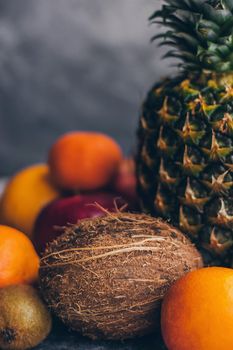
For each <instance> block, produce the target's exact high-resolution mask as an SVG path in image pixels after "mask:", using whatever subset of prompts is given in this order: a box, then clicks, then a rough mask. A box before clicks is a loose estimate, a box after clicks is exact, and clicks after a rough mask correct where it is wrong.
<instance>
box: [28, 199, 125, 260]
mask: <svg viewBox="0 0 233 350" xmlns="http://www.w3.org/2000/svg"><path fill="white" fill-rule="evenodd" d="M96 203H98V205H99V206H100V207H99V206H98V205H95V204H96ZM116 205H117V207H118V208H120V207H122V206H124V205H126V201H124V200H123V199H119V198H118V197H117V195H115V194H111V193H102V192H101V193H99V192H97V193H92V194H82V195H77V196H73V197H67V198H61V199H56V200H54V201H53V202H51V203H50V204H48V205H47V206H46V207H45V208H43V209H42V211H41V213H40V215H39V216H38V218H37V220H36V223H35V228H34V244H35V247H36V250H37V251H38V253H40V254H41V253H42V252H43V251H44V250H45V247H46V244H47V243H48V242H50V241H52V240H53V239H55V238H57V237H58V236H59V235H61V234H62V233H63V229H62V227H64V226H66V225H67V224H75V223H77V222H78V221H79V220H81V219H85V218H93V217H97V216H104V215H106V212H104V209H107V210H108V211H115V210H116ZM101 207H102V208H104V209H102V208H101Z"/></svg>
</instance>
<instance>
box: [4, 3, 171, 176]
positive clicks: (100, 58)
mask: <svg viewBox="0 0 233 350" xmlns="http://www.w3.org/2000/svg"><path fill="white" fill-rule="evenodd" d="M159 6H160V0H156V1H155V0H143V1H142V0H117V1H115V0H94V1H93V0H40V1H38V0H20V1H15V0H7V1H5V0H0V125H1V128H0V175H1V176H3V175H9V174H11V173H12V172H13V171H15V170H17V169H19V168H21V167H22V166H24V165H27V164H29V163H35V162H38V161H44V160H46V158H47V150H48V148H49V147H50V145H51V143H53V142H54V140H55V139H56V138H57V137H58V136H59V135H61V134H63V133H64V132H66V131H70V130H73V129H79V130H80V129H81V130H82V129H85V130H98V131H103V132H106V133H108V134H110V135H112V136H113V137H115V138H116V139H117V140H118V141H119V143H120V144H121V146H122V147H123V148H124V150H125V152H126V153H128V152H130V151H131V150H132V149H133V147H134V144H135V131H136V127H137V123H138V115H139V111H140V106H141V103H142V100H143V98H144V95H145V93H146V91H147V90H148V89H149V87H150V86H151V85H152V83H153V82H154V81H155V80H157V79H158V78H159V77H160V76H161V75H167V74H168V69H167V67H168V65H169V62H167V61H166V62H163V61H161V60H160V57H161V55H162V52H161V49H157V48H156V46H155V44H154V45H150V44H149V40H150V37H151V36H152V35H153V34H154V33H155V32H156V31H157V29H156V27H154V26H151V27H149V26H148V24H147V18H148V17H149V15H150V14H151V13H152V12H153V11H154V10H155V8H158V7H159Z"/></svg>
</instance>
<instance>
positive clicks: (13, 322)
mask: <svg viewBox="0 0 233 350" xmlns="http://www.w3.org/2000/svg"><path fill="white" fill-rule="evenodd" d="M51 327H52V320H51V316H50V313H49V311H48V310H47V308H46V306H45V305H44V303H43V302H42V300H41V298H40V296H39V294H38V292H37V291H36V290H35V289H34V288H33V287H31V286H26V285H17V286H9V287H6V288H3V289H0V349H2V350H26V349H31V348H33V347H35V346H36V345H38V344H39V343H41V342H42V341H43V340H44V339H45V338H46V337H47V335H48V334H49V333H50V331H51Z"/></svg>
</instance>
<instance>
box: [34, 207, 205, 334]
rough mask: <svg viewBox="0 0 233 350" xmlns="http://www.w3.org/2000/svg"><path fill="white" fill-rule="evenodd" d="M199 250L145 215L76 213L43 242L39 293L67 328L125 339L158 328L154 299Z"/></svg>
mask: <svg viewBox="0 0 233 350" xmlns="http://www.w3.org/2000/svg"><path fill="white" fill-rule="evenodd" d="M201 267H202V258H201V256H200V254H199V253H198V251H197V250H196V248H195V247H194V246H193V245H192V244H191V243H190V241H189V240H188V239H187V238H186V237H185V236H184V235H183V234H182V233H181V232H180V231H178V230H177V229H175V228H173V227H171V226H170V225H169V224H167V223H165V222H162V221H161V220H160V219H155V218H152V217H149V216H147V215H138V214H137V215H136V214H123V213H117V214H109V215H107V216H105V217H102V218H96V219H91V220H89V219H88V220H83V221H81V222H79V223H78V224H77V225H75V226H72V227H68V228H67V229H66V232H65V234H63V235H62V236H61V237H59V238H58V239H57V240H55V241H53V242H52V243H51V244H50V245H49V246H48V248H47V250H46V252H45V254H44V256H43V258H42V260H41V267H40V285H41V290H42V293H43V295H44V298H45V300H46V301H47V303H48V304H49V306H50V307H51V308H52V310H53V311H54V312H55V314H56V315H57V316H58V317H59V318H60V319H61V320H62V321H63V322H64V323H65V324H66V325H68V326H69V327H70V328H71V329H73V330H76V331H79V332H81V333H82V334H83V335H85V336H89V337H90V338H92V339H97V338H98V339H126V338H131V337H135V336H142V335H145V334H147V333H150V332H154V331H155V330H156V329H158V328H159V316H160V303H161V300H162V298H163V296H164V294H165V293H166V291H167V290H168V288H169V286H170V285H171V284H173V283H174V282H175V281H176V280H177V279H178V278H179V277H181V276H183V275H184V274H186V273H187V272H189V271H191V270H195V269H198V268H201Z"/></svg>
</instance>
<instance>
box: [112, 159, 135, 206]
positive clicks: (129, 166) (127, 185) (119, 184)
mask: <svg viewBox="0 0 233 350" xmlns="http://www.w3.org/2000/svg"><path fill="white" fill-rule="evenodd" d="M112 187H113V190H114V191H115V192H116V193H118V194H119V195H121V196H123V197H124V198H126V199H127V200H128V201H129V202H130V203H133V204H134V205H137V204H138V196H137V190H136V187H137V180H136V169H135V162H134V160H133V159H124V160H123V161H122V162H121V164H120V167H119V169H118V172H117V174H116V176H115V178H114V181H113V184H112Z"/></svg>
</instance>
